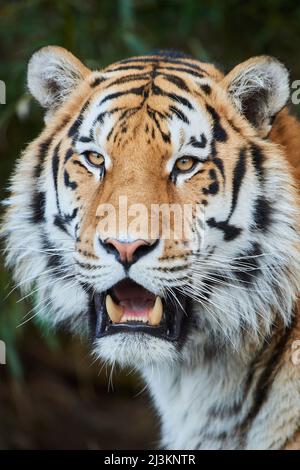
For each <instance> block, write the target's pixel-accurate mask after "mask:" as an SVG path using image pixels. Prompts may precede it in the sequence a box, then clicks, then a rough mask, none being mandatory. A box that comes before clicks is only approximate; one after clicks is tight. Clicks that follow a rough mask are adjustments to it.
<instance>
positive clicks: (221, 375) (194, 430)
mask: <svg viewBox="0 0 300 470" xmlns="http://www.w3.org/2000/svg"><path fill="white" fill-rule="evenodd" d="M297 328H299V320H298V327H297ZM297 331H299V333H300V328H299V330H297ZM295 335H296V326H295V324H294V325H293V326H291V327H288V328H284V327H282V328H277V329H274V332H273V333H272V335H271V336H270V337H269V338H267V339H266V340H265V341H263V342H262V343H261V344H260V345H259V346H257V347H256V348H253V345H250V344H248V347H246V348H245V350H244V352H243V353H241V352H237V351H234V350H232V349H229V348H228V349H224V350H222V351H219V352H216V353H215V355H212V356H211V357H208V356H205V355H203V356H202V357H199V362H198V364H197V365H187V364H180V365H179V364H178V365H177V367H175V366H173V367H167V366H165V367H164V368H160V369H159V370H157V371H156V370H155V369H154V371H153V369H151V368H149V369H148V370H144V373H143V375H144V378H145V379H146V382H147V384H148V386H149V389H150V393H151V395H152V397H153V399H154V402H155V405H156V407H157V410H158V412H159V414H160V417H161V424H162V446H163V447H164V448H167V449H280V448H283V447H284V445H285V444H286V442H287V441H288V440H289V439H291V437H292V436H293V435H294V434H295V433H296V431H297V429H299V427H300V400H299V390H298V392H297V389H296V384H297V383H299V377H300V375H299V368H297V367H295V366H293V365H292V363H291V361H290V359H291V353H292V347H291V342H292V340H293V338H295ZM299 338H300V334H299ZM216 351H217V350H216ZM292 374H295V377H292ZM297 374H298V375H297ZM296 377H298V380H297V379H296ZM287 406H288V411H287Z"/></svg>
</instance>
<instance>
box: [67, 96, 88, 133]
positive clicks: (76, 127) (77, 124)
mask: <svg viewBox="0 0 300 470" xmlns="http://www.w3.org/2000/svg"><path fill="white" fill-rule="evenodd" d="M89 103H90V101H89V100H87V101H86V102H85V103H84V105H83V106H82V108H81V110H80V113H79V115H78V117H77V118H76V119H75V121H74V122H73V124H72V125H71V127H70V129H69V132H68V137H73V138H74V137H75V136H76V134H77V132H78V130H79V127H80V126H81V123H82V119H83V115H84V112H85V111H86V109H87V107H88V105H89Z"/></svg>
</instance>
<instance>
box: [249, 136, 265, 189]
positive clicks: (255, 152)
mask: <svg viewBox="0 0 300 470" xmlns="http://www.w3.org/2000/svg"><path fill="white" fill-rule="evenodd" d="M251 156H252V162H253V165H254V168H255V171H256V174H257V177H258V179H259V181H260V182H262V181H263V178H264V169H263V161H264V154H263V152H262V149H261V148H260V147H259V146H258V145H256V144H252V145H251Z"/></svg>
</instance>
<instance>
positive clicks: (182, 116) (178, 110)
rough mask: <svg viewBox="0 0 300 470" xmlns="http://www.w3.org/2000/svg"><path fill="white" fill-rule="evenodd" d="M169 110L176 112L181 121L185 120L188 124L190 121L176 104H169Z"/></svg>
mask: <svg viewBox="0 0 300 470" xmlns="http://www.w3.org/2000/svg"><path fill="white" fill-rule="evenodd" d="M169 110H170V111H171V112H172V113H174V114H176V116H177V117H178V118H179V119H180V120H181V121H183V122H185V123H186V124H189V123H190V121H189V120H188V118H187V117H186V115H185V114H184V113H183V112H182V111H181V110H180V109H178V108H177V106H169Z"/></svg>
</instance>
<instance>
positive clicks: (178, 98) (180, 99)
mask: <svg viewBox="0 0 300 470" xmlns="http://www.w3.org/2000/svg"><path fill="white" fill-rule="evenodd" d="M152 92H153V94H154V95H159V96H167V97H168V98H170V99H171V100H172V101H176V103H180V104H182V105H183V106H186V107H187V108H188V109H194V107H193V106H192V104H191V103H190V101H189V100H188V99H186V98H184V97H183V96H179V95H177V94H176V93H168V92H167V91H165V90H162V89H161V88H160V87H159V86H157V85H153V86H152Z"/></svg>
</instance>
